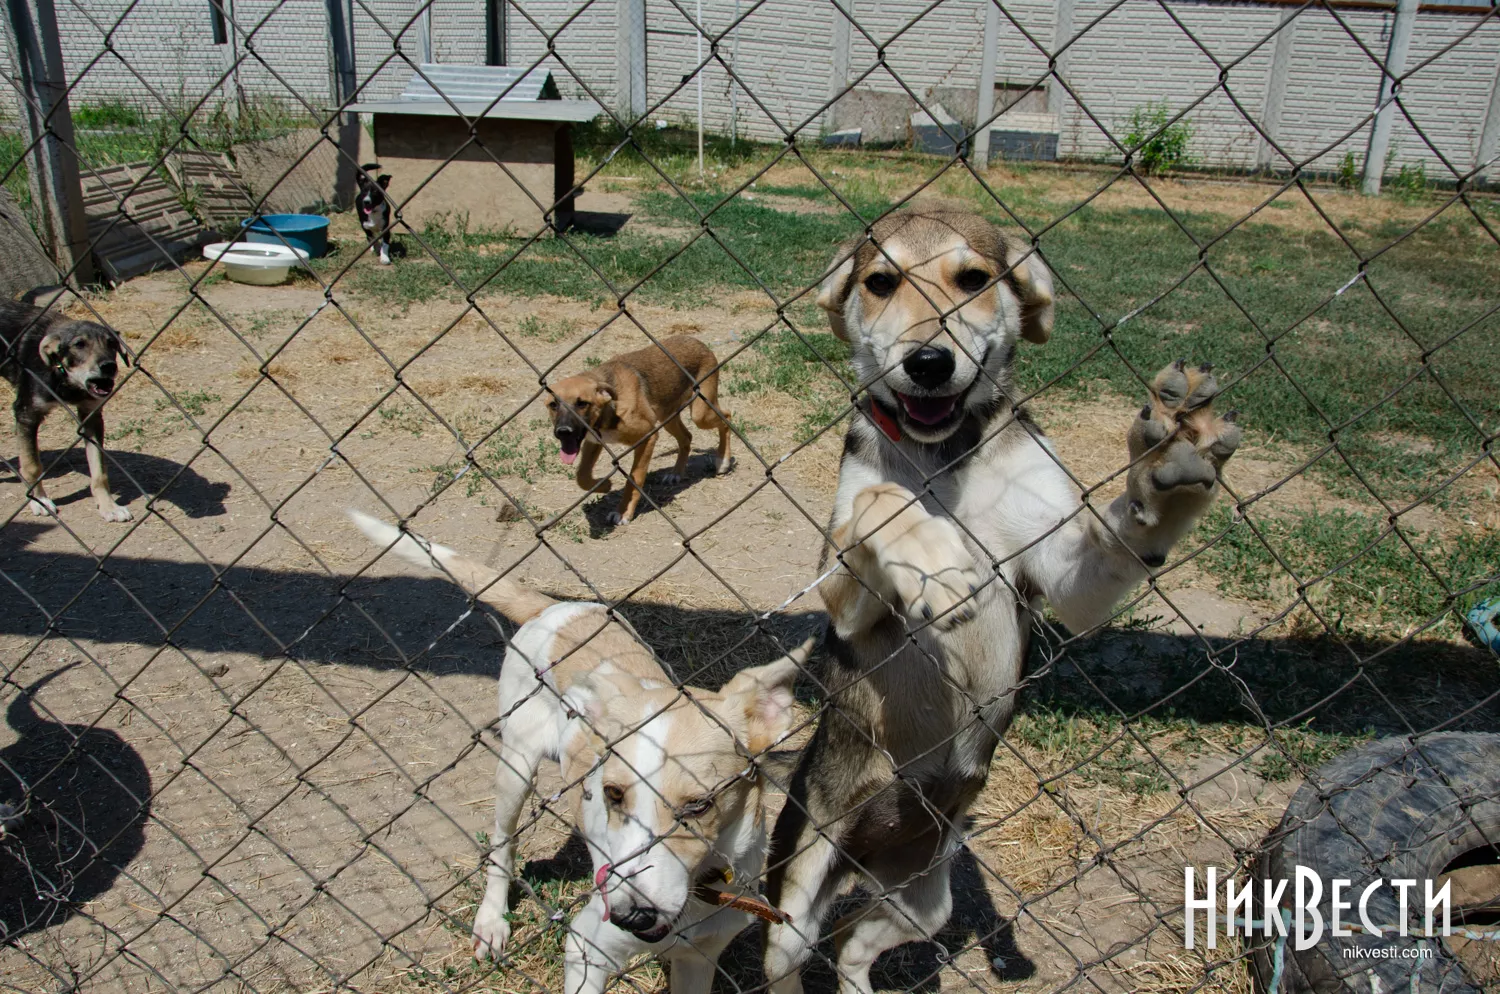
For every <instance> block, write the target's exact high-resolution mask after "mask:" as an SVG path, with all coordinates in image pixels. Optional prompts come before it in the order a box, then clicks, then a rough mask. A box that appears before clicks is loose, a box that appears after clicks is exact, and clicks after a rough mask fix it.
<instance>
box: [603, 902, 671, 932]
mask: <svg viewBox="0 0 1500 994" xmlns="http://www.w3.org/2000/svg"><path fill="white" fill-rule="evenodd" d="M660 917H661V915H660V914H659V913H658V912H657V910H656V909H655V908H653V907H651V906H650V905H646V906H645V907H642V906H641V905H638V904H632V905H631V906H630V910H629V911H626V912H624V913H623V914H622V913H620V912H618V911H616V912H615V913H614V914H612V915H610V919H609V920H610V922H611V923H612V924H614V925H618V926H619V927H620V928H623V929H624V930H625V931H627V932H633V933H635V934H636V935H640V934H641V933H642V932H650V931H651V930H652V929H654V928H656V925H657V919H659V918H660Z"/></svg>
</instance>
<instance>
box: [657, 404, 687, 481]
mask: <svg viewBox="0 0 1500 994" xmlns="http://www.w3.org/2000/svg"><path fill="white" fill-rule="evenodd" d="M662 427H663V428H665V429H666V430H667V434H668V435H671V436H672V437H673V438H675V439H677V465H675V466H673V467H672V472H670V473H667V474H664V475H663V479H665V480H666V482H668V483H676V482H678V481H679V480H681V479H682V477H683V475H684V474H686V473H687V464H688V459H689V458H690V457H691V456H692V454H693V435H692V432H690V431H688V430H687V425H685V424H683V423H682V417H681V416H680V415H677V414H674V415H672V416H671V417H670V418H668V419H667V420H666V421H664V422H662Z"/></svg>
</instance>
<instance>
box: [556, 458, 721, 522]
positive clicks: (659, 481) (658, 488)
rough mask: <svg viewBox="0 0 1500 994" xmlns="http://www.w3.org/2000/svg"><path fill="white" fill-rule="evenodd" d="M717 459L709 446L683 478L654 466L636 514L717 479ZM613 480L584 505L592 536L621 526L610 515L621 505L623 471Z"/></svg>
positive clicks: (653, 510)
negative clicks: (613, 522) (599, 493)
mask: <svg viewBox="0 0 1500 994" xmlns="http://www.w3.org/2000/svg"><path fill="white" fill-rule="evenodd" d="M718 461H719V460H718V456H717V455H716V454H715V453H714V451H713V450H709V451H707V452H699V453H697V454H696V455H694V456H693V457H692V458H691V459H689V460H688V464H687V469H686V471H684V472H683V474H682V477H681V479H678V480H669V479H668V478H669V477H670V476H671V475H672V471H671V470H670V469H655V470H652V471H651V472H650V473H648V474H646V493H645V495H644V496H642V497H641V502H640V504H639V505H638V506H637V507H636V511H635V516H636V518H637V519H639V518H642V517H644V516H645V515H648V514H654V513H656V511H657V510H658V509H660V508H663V507H666V506H667V505H669V504H671V503H672V502H673V501H675V500H676V499H677V495H678V494H681V493H682V492H683V491H685V490H690V489H691V488H693V487H694V486H696V485H698V484H699V483H702V482H703V481H704V480H711V479H714V477H715V476H716V475H717V474H716V473H715V472H714V471H715V469H716V468H717V466H718ZM602 471H603V470H602V469H601V470H599V472H602ZM621 472H623V470H622V471H621ZM614 484H615V488H614V489H613V490H611V491H610V492H609V493H607V494H604V495H602V496H600V497H596V498H593V499H592V500H590V501H589V502H588V503H586V504H584V505H583V516H584V518H585V519H586V520H587V521H588V523H589V537H590V538H603V537H604V536H606V535H608V534H609V533H610V532H612V531H614V530H615V529H616V528H619V527H620V526H619V525H615V524H610V521H609V516H610V515H611V514H613V513H614V512H615V511H616V510H618V509H619V507H620V474H616V476H615V479H614ZM627 527H628V526H627Z"/></svg>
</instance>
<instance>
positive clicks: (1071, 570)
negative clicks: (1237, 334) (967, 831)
mask: <svg viewBox="0 0 1500 994" xmlns="http://www.w3.org/2000/svg"><path fill="white" fill-rule="evenodd" d="M818 303H819V304H820V305H822V306H823V307H824V308H825V309H826V310H827V311H828V314H829V320H830V323H831V324H832V327H833V330H834V332H835V333H836V334H838V335H839V336H840V337H842V338H845V339H846V340H848V341H849V343H850V344H851V345H852V347H853V351H854V354H853V363H854V367H855V370H856V371H857V372H858V374H859V378H860V382H861V383H863V384H867V385H868V390H869V398H868V399H867V400H866V401H865V404H864V409H863V411H862V413H861V414H860V415H858V416H856V417H855V418H854V421H853V423H852V424H851V426H850V428H849V433H848V435H847V436H846V438H845V440H844V455H843V459H842V461H841V463H840V465H839V483H838V492H837V494H836V496H835V498H834V508H833V514H832V520H831V521H830V523H829V529H828V531H829V534H830V535H831V536H832V539H833V545H834V546H835V547H836V548H834V549H833V551H834V552H836V553H837V554H838V555H839V569H838V570H837V571H835V572H834V573H833V574H832V575H830V576H829V577H828V579H827V580H826V581H825V582H824V583H823V584H822V586H821V593H822V596H823V601H824V603H825V604H826V605H827V607H828V613H829V617H830V621H831V625H830V631H829V633H828V637H827V647H828V656H829V662H828V669H827V671H826V672H825V674H824V675H823V677H822V680H823V683H824V684H825V685H826V686H828V687H829V688H830V705H831V713H832V714H835V715H837V717H825V718H824V719H823V720H822V721H821V722H820V723H819V725H818V728H817V731H816V732H815V733H814V736H813V738H812V741H811V742H810V743H809V745H808V746H807V748H805V749H804V750H803V751H802V755H801V757H800V760H799V765H798V768H797V772H796V774H795V775H794V777H793V779H792V782H791V788H790V791H789V793H788V799H787V803H786V805H785V807H783V808H782V811H781V814H780V816H779V817H778V819H777V822H776V828H775V831H774V833H773V838H772V847H771V855H770V858H769V870H768V876H767V885H766V896H767V899H768V900H770V901H771V903H772V904H775V905H777V906H778V907H779V908H780V909H781V910H782V911H784V912H786V913H787V914H788V915H789V916H790V918H791V920H790V922H788V923H785V924H776V925H773V926H772V927H771V929H770V931H769V935H768V944H767V950H766V977H767V980H768V981H770V983H771V990H772V991H773V992H774V994H795V992H799V991H801V989H802V983H801V980H800V971H801V967H802V965H803V963H804V962H805V961H806V959H807V957H808V956H809V955H810V954H811V953H812V950H813V948H814V947H815V945H816V944H817V942H818V939H819V930H820V927H821V919H822V917H823V915H824V913H825V912H826V911H827V910H828V909H829V907H830V906H831V904H832V903H833V900H834V898H835V897H837V896H838V895H839V894H840V893H841V892H842V891H843V890H845V889H846V888H847V886H848V885H849V883H850V882H851V878H852V880H853V881H854V882H858V883H859V884H861V885H862V886H863V887H864V888H865V890H866V891H867V893H868V894H869V895H870V898H871V899H870V900H868V901H867V902H865V903H864V905H863V906H862V907H859V908H857V909H855V910H853V911H851V912H850V914H849V915H848V917H847V918H844V919H843V920H841V921H840V922H839V923H837V924H836V925H835V926H834V930H835V933H836V935H835V941H836V944H837V948H838V964H837V969H838V974H839V990H840V991H841V992H843V994H859V992H867V991H869V990H870V966H871V964H872V963H874V961H875V959H876V957H878V956H879V955H880V954H881V953H882V952H884V951H885V950H887V949H890V948H891V947H893V946H897V945H900V944H901V943H903V942H908V941H912V940H922V939H930V938H932V936H933V935H934V934H935V933H936V932H937V931H938V930H939V929H941V928H942V927H943V924H944V922H946V921H947V919H948V915H949V912H950V911H951V909H952V895H951V894H950V892H949V887H948V876H949V865H950V861H951V857H952V855H953V853H954V852H955V851H957V849H958V847H959V846H960V844H961V842H960V840H961V838H962V827H961V826H962V824H963V820H964V816H965V813H966V811H967V810H968V807H969V805H970V803H971V802H972V801H973V799H974V797H975V796H976V795H977V794H978V792H979V790H980V788H981V787H982V786H983V784H984V781H985V777H986V775H987V773H988V771H989V765H990V759H991V757H992V756H993V754H994V751H995V746H996V744H997V743H998V741H999V736H1000V735H1001V734H1002V733H1004V731H1005V729H1006V726H1007V725H1008V724H1009V723H1010V719H1011V714H1012V712H1013V710H1014V708H1015V703H1016V693H1017V690H1018V689H1019V686H1020V683H1021V679H1022V676H1023V674H1024V664H1025V659H1026V646H1027V640H1028V636H1029V633H1030V625H1031V617H1032V615H1031V614H1030V611H1029V610H1028V608H1029V606H1030V605H1031V604H1032V602H1033V601H1038V602H1039V601H1041V600H1045V601H1047V602H1048V603H1049V604H1050V605H1051V607H1052V610H1053V611H1054V612H1055V613H1056V615H1057V616H1058V617H1059V618H1060V619H1061V620H1062V622H1063V623H1064V624H1065V625H1067V626H1068V628H1070V629H1071V630H1072V631H1074V632H1080V633H1081V632H1084V631H1086V630H1088V629H1089V628H1091V627H1093V626H1094V625H1096V624H1099V623H1100V622H1102V621H1105V620H1106V619H1108V617H1109V613H1110V610H1111V608H1112V606H1113V605H1114V604H1115V602H1116V601H1117V600H1119V599H1120V598H1121V597H1122V596H1123V595H1124V594H1125V593H1126V592H1127V591H1128V590H1129V589H1130V588H1131V587H1133V586H1134V585H1136V584H1137V583H1138V582H1139V581H1140V580H1142V579H1143V578H1145V577H1146V575H1147V573H1148V568H1154V567H1157V566H1160V565H1162V563H1163V562H1164V561H1165V560H1166V557H1167V554H1168V553H1169V552H1170V550H1171V548H1172V546H1173V545H1174V544H1175V543H1176V542H1177V541H1178V539H1180V538H1181V537H1182V536H1183V535H1184V534H1185V533H1186V532H1187V531H1188V530H1189V529H1190V528H1191V527H1192V526H1193V523H1194V521H1196V520H1197V519H1198V517H1199V516H1200V515H1202V514H1203V512H1204V511H1205V510H1207V509H1208V507H1209V505H1210V504H1211V503H1212V502H1213V500H1214V496H1215V493H1216V491H1217V480H1218V470H1219V467H1220V466H1222V465H1223V463H1224V462H1225V460H1227V459H1228V458H1229V457H1230V455H1231V454H1232V453H1233V452H1234V449H1235V447H1236V445H1238V443H1239V438H1240V430H1239V428H1237V427H1236V426H1234V425H1233V424H1230V423H1228V422H1227V421H1226V419H1225V418H1219V417H1216V416H1215V414H1214V412H1213V409H1212V400H1213V397H1214V395H1215V394H1216V393H1217V390H1218V388H1217V386H1216V385H1215V383H1214V380H1213V377H1212V376H1210V375H1209V373H1208V368H1207V367H1206V366H1205V367H1200V368H1198V369H1188V368H1187V367H1186V366H1185V365H1184V364H1183V363H1181V362H1178V363H1174V364H1173V365H1171V366H1169V367H1167V368H1166V369H1164V370H1162V371H1161V373H1160V374H1158V376H1157V377H1156V380H1155V382H1154V383H1153V384H1152V386H1151V390H1150V393H1151V401H1150V403H1148V404H1147V405H1146V406H1145V407H1144V408H1142V409H1141V410H1140V411H1139V413H1138V414H1136V415H1134V416H1132V417H1130V418H1129V419H1128V422H1127V418H1126V417H1125V416H1124V415H1123V412H1122V417H1121V426H1120V427H1121V432H1120V434H1121V441H1122V442H1123V443H1124V444H1123V445H1122V446H1121V456H1122V462H1123V461H1124V460H1123V457H1125V456H1127V454H1128V458H1129V460H1130V469H1129V472H1128V474H1127V480H1126V488H1125V490H1126V492H1125V493H1124V494H1122V495H1121V496H1120V497H1119V499H1117V500H1115V501H1113V502H1112V503H1110V504H1108V505H1107V506H1089V507H1085V506H1083V505H1082V504H1081V502H1080V499H1079V488H1078V486H1077V485H1076V484H1075V483H1074V482H1073V480H1072V479H1071V478H1070V476H1069V474H1068V473H1067V471H1066V470H1065V469H1064V468H1063V467H1062V465H1061V464H1060V463H1059V462H1058V459H1057V456H1056V454H1055V453H1054V452H1053V450H1052V447H1051V445H1050V443H1049V442H1048V441H1047V439H1046V437H1045V436H1044V435H1043V434H1042V431H1041V429H1040V428H1038V427H1037V426H1036V424H1035V423H1034V422H1033V421H1032V420H1031V419H1030V418H1029V417H1028V416H1027V414H1026V412H1025V410H1024V409H1022V408H1021V407H1020V406H1019V405H1018V403H1017V401H1016V400H1015V399H1014V398H1015V394H1016V391H1014V389H1013V387H1012V379H1011V360H1012V357H1013V355H1014V353H1015V349H1016V345H1017V343H1018V341H1019V340H1020V339H1022V338H1024V339H1027V340H1028V341H1031V342H1034V343H1037V344H1041V343H1043V342H1045V341H1046V340H1047V338H1048V336H1049V335H1050V334H1051V331H1052V278H1051V275H1050V273H1049V272H1048V271H1047V267H1046V266H1045V265H1044V264H1043V263H1042V260H1041V259H1040V258H1039V257H1038V256H1037V255H1036V253H1035V252H1034V251H1032V250H1031V248H1030V246H1028V245H1026V244H1025V243H1023V242H1021V241H1019V240H1016V239H1014V238H1010V237H1008V236H1006V235H1004V234H1003V233H1002V232H1001V231H1000V230H999V229H997V228H996V227H995V226H994V225H992V224H991V223H990V222H988V221H986V220H985V219H984V218H982V217H979V216H977V215H975V214H974V213H972V212H970V211H968V210H965V209H962V208H957V209H955V208H951V207H944V206H941V205H938V206H933V207H918V208H914V209H908V210H905V211H902V212H899V213H895V214H892V215H890V216H888V217H886V218H884V219H882V220H881V221H879V222H877V223H876V224H875V225H874V226H873V228H872V230H871V232H870V234H869V235H868V236H861V238H860V239H859V240H858V241H857V242H855V243H852V244H850V245H847V246H845V247H844V248H843V249H842V250H840V252H839V254H838V255H837V256H836V257H835V259H834V264H833V266H832V267H831V268H830V271H829V274H828V276H827V277H826V279H825V281H824V283H823V287H822V292H821V294H820V296H819V298H818Z"/></svg>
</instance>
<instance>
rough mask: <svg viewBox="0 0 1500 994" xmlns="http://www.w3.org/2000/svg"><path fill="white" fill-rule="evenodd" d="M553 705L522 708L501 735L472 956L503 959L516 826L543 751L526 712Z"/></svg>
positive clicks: (538, 703)
mask: <svg viewBox="0 0 1500 994" xmlns="http://www.w3.org/2000/svg"><path fill="white" fill-rule="evenodd" d="M549 706H550V705H549V704H548V703H547V702H544V701H542V700H533V701H530V702H528V703H527V704H526V705H523V706H522V707H521V708H520V709H518V710H517V711H516V712H515V714H513V715H511V716H510V718H509V719H508V720H507V722H506V728H505V729H504V730H503V731H502V732H501V739H500V749H499V753H500V758H499V761H498V762H497V763H496V765H495V837H494V838H493V839H492V840H491V842H492V843H493V845H494V848H493V849H492V850H490V853H489V855H488V856H487V857H486V859H485V877H486V882H485V888H484V900H483V901H481V902H480V904H479V911H478V913H477V914H475V916H474V958H475V959H484V958H485V957H487V956H488V957H493V958H495V959H499V958H500V956H501V954H503V953H504V952H505V944H506V942H507V941H508V940H509V939H510V923H509V922H507V921H506V920H505V916H506V914H507V913H508V912H509V911H510V906H509V902H510V881H511V873H512V871H513V868H514V866H515V857H516V840H515V834H516V823H517V822H518V821H519V820H520V818H521V809H522V808H523V807H524V806H525V804H526V796H527V794H529V793H530V792H531V782H532V779H533V778H534V777H535V776H536V768H537V766H538V765H539V764H540V763H541V761H542V754H543V752H544V751H545V749H544V748H543V747H544V745H545V742H544V739H545V736H542V735H532V734H526V732H527V730H528V729H527V726H528V725H530V724H533V722H530V721H527V720H526V719H527V718H529V717H532V714H528V712H533V713H536V712H540V711H545V710H546V709H547V708H548V707H549Z"/></svg>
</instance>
